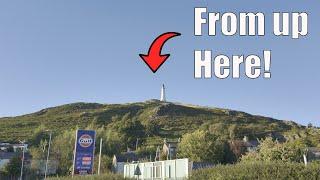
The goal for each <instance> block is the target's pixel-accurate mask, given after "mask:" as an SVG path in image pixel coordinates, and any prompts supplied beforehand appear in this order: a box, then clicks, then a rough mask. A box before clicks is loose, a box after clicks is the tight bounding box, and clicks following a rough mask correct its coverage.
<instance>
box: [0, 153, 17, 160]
mask: <svg viewBox="0 0 320 180" xmlns="http://www.w3.org/2000/svg"><path fill="white" fill-rule="evenodd" d="M17 155H18V154H17V153H14V152H0V159H12V158H13V157H15V156H17Z"/></svg>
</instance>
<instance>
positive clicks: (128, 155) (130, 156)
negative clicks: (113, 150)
mask: <svg viewBox="0 0 320 180" xmlns="http://www.w3.org/2000/svg"><path fill="white" fill-rule="evenodd" d="M115 157H116V158H117V162H132V161H138V160H139V156H138V155H137V154H136V153H135V152H134V151H129V152H125V153H121V154H118V155H115Z"/></svg>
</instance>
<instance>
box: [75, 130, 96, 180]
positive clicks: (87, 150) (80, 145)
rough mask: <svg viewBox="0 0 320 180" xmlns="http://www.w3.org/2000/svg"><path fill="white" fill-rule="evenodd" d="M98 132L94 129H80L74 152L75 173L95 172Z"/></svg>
mask: <svg viewBox="0 0 320 180" xmlns="http://www.w3.org/2000/svg"><path fill="white" fill-rule="evenodd" d="M95 138H96V132H95V131H93V130H78V131H77V136H76V145H75V146H76V150H75V154H74V172H73V173H74V174H79V175H86V174H93V162H94V161H93V160H94V149H95Z"/></svg>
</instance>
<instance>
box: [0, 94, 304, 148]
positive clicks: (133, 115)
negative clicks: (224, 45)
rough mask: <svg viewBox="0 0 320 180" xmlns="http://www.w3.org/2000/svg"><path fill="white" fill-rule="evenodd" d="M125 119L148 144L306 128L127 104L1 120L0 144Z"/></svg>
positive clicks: (236, 114)
mask: <svg viewBox="0 0 320 180" xmlns="http://www.w3.org/2000/svg"><path fill="white" fill-rule="evenodd" d="M128 119H135V120H136V121H138V122H139V123H140V124H141V127H135V129H132V133H138V132H140V131H143V132H145V133H143V134H142V135H141V136H142V138H143V139H144V140H145V141H146V142H150V143H151V142H154V139H160V138H164V137H166V138H174V137H180V136H181V135H182V134H184V133H187V132H191V131H194V130H196V129H199V128H200V129H206V130H209V131H212V132H215V131H221V132H220V134H221V133H225V134H226V135H230V133H234V136H236V137H239V138H241V136H243V135H247V136H249V137H253V138H255V137H264V136H266V135H267V134H269V133H271V132H280V133H282V134H284V133H285V132H287V131H289V130H292V129H303V128H304V127H303V126H300V125H298V124H296V123H294V122H291V121H281V120H276V119H273V118H268V117H263V116H256V115H251V114H248V113H245V112H240V111H233V110H228V109H220V108H207V107H199V106H192V105H182V104H177V103H164V102H160V101H158V100H149V101H146V102H137V103H129V104H97V103H74V104H66V105H62V106H58V107H52V108H47V109H43V110H41V111H39V112H35V113H32V114H27V115H23V116H17V117H5V118H0V141H17V140H22V139H30V138H31V136H32V134H33V132H34V130H35V129H36V128H37V127H39V126H40V125H43V126H45V127H46V128H48V129H50V130H52V131H54V132H55V133H57V132H61V131H63V130H69V129H74V128H76V127H79V128H85V127H87V126H88V125H89V124H92V123H94V124H96V125H98V126H105V127H107V128H113V127H115V125H116V124H117V122H119V121H121V120H122V121H121V122H122V123H126V121H127V120H128ZM150 126H151V128H153V129H152V130H150Z"/></svg>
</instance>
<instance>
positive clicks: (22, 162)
mask: <svg viewBox="0 0 320 180" xmlns="http://www.w3.org/2000/svg"><path fill="white" fill-rule="evenodd" d="M20 143H21V144H23V148H22V159H21V169H20V180H22V177H23V165H24V151H25V144H24V143H25V141H20Z"/></svg>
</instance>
